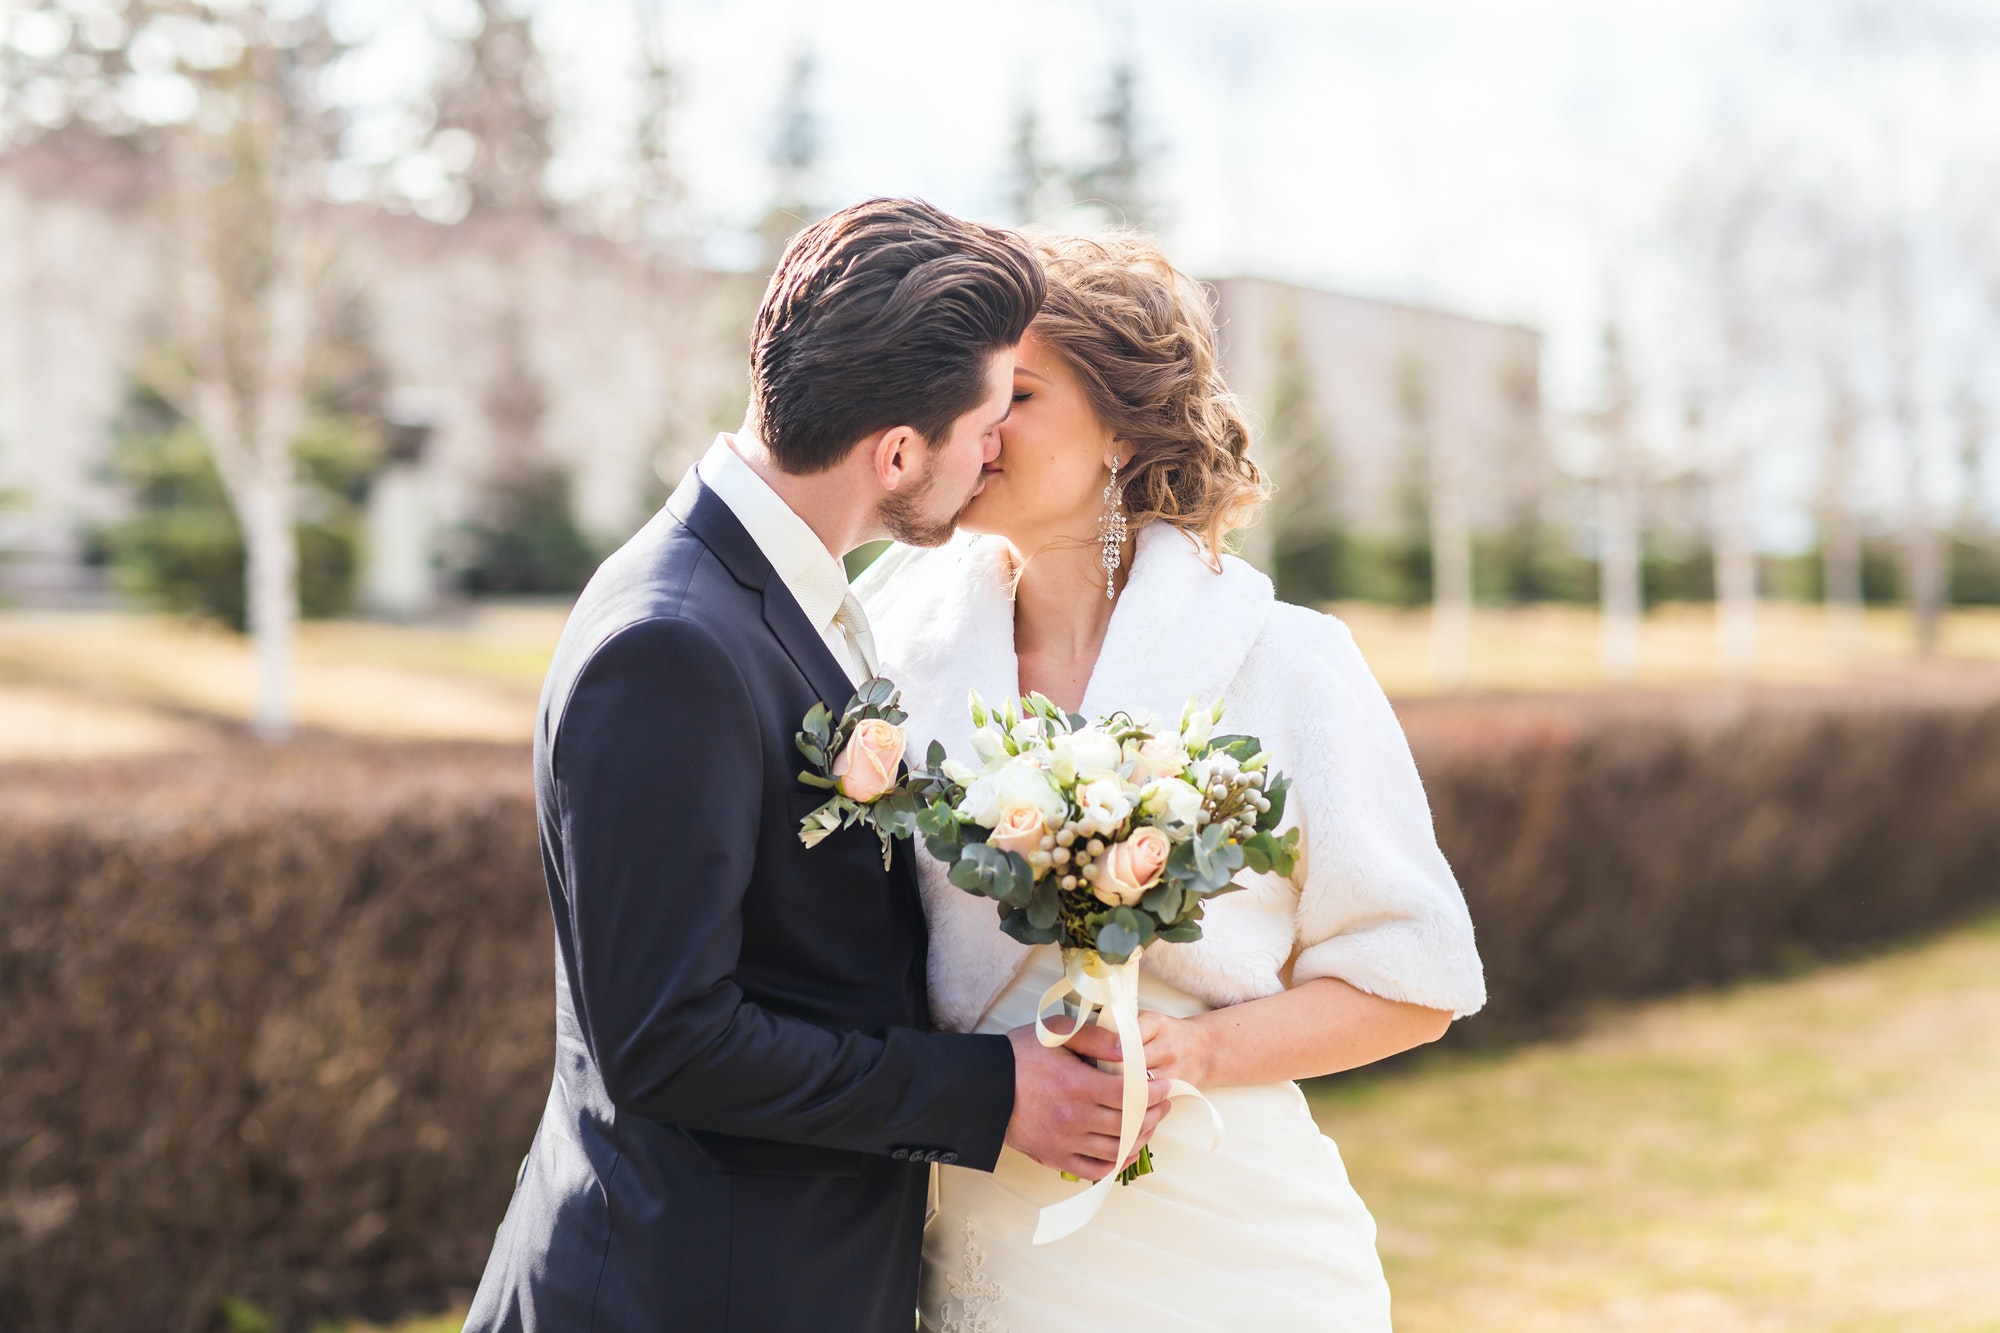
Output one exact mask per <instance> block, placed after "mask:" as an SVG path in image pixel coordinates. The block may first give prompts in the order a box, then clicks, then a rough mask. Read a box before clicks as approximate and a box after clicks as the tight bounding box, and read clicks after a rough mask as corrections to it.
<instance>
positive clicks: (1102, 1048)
mask: <svg viewBox="0 0 2000 1333" xmlns="http://www.w3.org/2000/svg"><path fill="white" fill-rule="evenodd" d="M1206 1036H1207V1030H1206V1029H1205V1028H1203V1027H1202V1026H1201V1025H1200V1024H1199V1023H1196V1022H1194V1021H1192V1020H1190V1019H1185V1018H1169V1017H1167V1015H1165V1014H1155V1013H1150V1012H1142V1013H1141V1014H1140V1015H1139V1038H1140V1040H1141V1041H1143V1042H1144V1043H1145V1044H1146V1073H1147V1074H1148V1075H1149V1076H1151V1077H1152V1078H1155V1079H1158V1080H1160V1081H1162V1082H1164V1081H1166V1080H1167V1079H1170V1078H1178V1079H1185V1080H1186V1081H1187V1082H1189V1083H1192V1084H1194V1085H1195V1086H1196V1087H1200V1086H1202V1083H1203V1081H1204V1080H1205V1079H1206V1077H1207V1072H1208V1051H1207V1046H1206ZM1070 1049H1071V1050H1073V1051H1075V1052H1077V1053H1078V1054H1079V1055H1085V1056H1088V1057H1090V1058H1091V1059H1093V1060H1116V1059H1118V1058H1119V1057H1118V1034H1117V1033H1115V1032H1113V1031H1112V1030H1111V1029H1110V1028H1107V1027H1087V1028H1085V1029H1084V1030H1083V1031H1082V1032H1080V1033H1078V1034H1077V1035H1076V1036H1074V1037H1072V1038H1070Z"/></svg>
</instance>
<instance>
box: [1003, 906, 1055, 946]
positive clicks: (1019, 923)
mask: <svg viewBox="0 0 2000 1333" xmlns="http://www.w3.org/2000/svg"><path fill="white" fill-rule="evenodd" d="M1000 929H1001V930H1003V931H1005V932H1006V933H1007V934H1008V935H1010V936H1012V937H1013V938H1015V939H1017V940H1019V941H1021V943H1023V944H1054V943H1055V942H1056V939H1057V937H1058V935H1059V934H1060V932H1059V931H1058V930H1057V929H1056V928H1055V927H1053V926H1036V925H1035V923H1034V922H1032V921H1030V920H1029V919H1028V914H1027V912H1026V911H1025V910H1023V909H1020V908H1016V909H1014V910H1013V911H1011V912H1010V911H1008V910H1007V909H1006V908H1004V907H1003V908H1001V909H1000Z"/></svg>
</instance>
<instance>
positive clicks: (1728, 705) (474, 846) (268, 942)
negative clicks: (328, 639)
mask: <svg viewBox="0 0 2000 1333" xmlns="http://www.w3.org/2000/svg"><path fill="white" fill-rule="evenodd" d="M1403 716H1404V720H1405V724H1406V726H1407V728H1408V730H1409V733H1410V736H1411V741H1412V745H1413V748H1414V749H1415V750H1416V753H1417V758H1418V764H1419V767H1420V769H1421V770H1422V771H1423V773H1424V777H1425V782H1426V786H1427V788H1428V790H1429V791H1430V794H1431V799H1432V803H1433V806H1434V809H1435V812H1436V816H1437V821H1438V829H1439V836H1440V839H1441V841H1442V843H1443V845H1444V848H1445V851H1446V854H1447V855H1448V856H1449V857H1450V859H1451V861H1452V864H1453V865H1454V866H1455V867H1456V868H1457V870H1458V872H1459V875H1460V878H1461V880H1462V882H1463V883H1464V885H1465V889H1466V893H1467V896H1468V899H1469V901H1470V902H1471V905H1472V911H1473V917H1474V920H1475V922H1476V924H1477V927H1478V930H1479V939H1480V948H1481V952H1482V954H1483V956H1484V957H1485V960H1486V964H1487V969H1488V979H1489V983H1490V986H1491V990H1492V1001H1491V1004H1490V1005H1489V1007H1488V1009H1487V1010H1486V1011H1485V1012H1484V1013H1482V1014H1481V1015H1479V1016H1478V1017H1476V1018H1474V1019H1471V1020H1469V1021H1468V1022H1466V1023H1464V1024H1461V1025H1460V1028H1459V1030H1458V1031H1457V1034H1456V1035H1455V1037H1454V1038H1453V1040H1456V1041H1460V1042H1475V1043H1476V1042H1482V1041H1484V1042H1492V1041H1497V1040H1503V1039H1515V1038H1519V1037H1521V1036H1524V1035H1532V1034H1535V1033H1539V1032H1545V1031H1549V1030H1552V1029H1556V1028H1560V1027H1563V1026H1566V1025H1568V1024H1570V1023H1572V1022H1574V1020H1575V1019H1576V1017H1577V1016H1578V1015H1580V1014H1584V1013H1587V1012H1588V1011H1589V1010H1590V1009H1591V1008H1592V1007H1594V1006H1596V1005H1599V1004H1602V1003H1605V1002H1611V1001H1619V1000H1626V999H1631V998H1635V997H1638V996H1643V995H1648V994H1654V993H1660V992H1666V991H1671V990H1676V989H1682V988H1686V987H1690V986H1700V985H1708V984H1714V983H1719V982H1724V981H1727V980H1729V979H1731V978H1735V977H1741V976H1745V975H1749V974H1757V973H1768V972H1771V971H1775V970H1782V969H1785V968H1788V967H1791V966H1794V965H1796V964H1797V963H1798V962H1799V960H1801V959H1804V958H1816V957H1822V956H1827V955H1835V954H1841V953H1845V952H1850V951H1853V950H1857V949H1861V948H1865V947H1870V946H1875V945H1879V944H1880V943H1883V942H1885V941H1890V940H1893V939H1896V938H1899V937H1903V936H1907V935H1910V934H1912V933H1914V932H1919V931H1922V930H1926V929H1930V928H1935V927H1937V926H1939V925H1942V924H1946V923H1949V922H1951V921H1954V920H1957V919H1960V918H1962V917H1965V916H1967V915H1968V914H1971V913H1973V912H1976V911H1979V910H1982V909H1984V908H1987V907H1990V906H1992V905H1994V904H2000V706H1995V705H1993V704H1990V703H1981V702H1977V701H1964V700H1957V701H1954V700H1951V699H1933V700H1929V701H1902V702H1898V701H1893V700H1886V699H1880V698H1869V697H1865V696H1853V695H1831V694H1829V695H1819V696H1798V695H1788V696H1773V697H1768V698H1757V697H1751V698H1747V699H1746V698H1726V697H1722V696H1716V697H1698V698H1688V697H1677V698H1660V699H1650V700H1648V699H1636V700H1635V699H1631V698H1622V699H1606V700H1601V701H1594V702H1593V701H1580V700H1574V699H1571V700H1544V701H1531V700H1530V701H1507V700H1497V701H1496V700H1486V701H1466V702H1444V703H1427V704H1421V705H1411V706H1406V707H1405V708H1404V709H1403ZM552 957H553V946H552V943H551V938H550V931H549V923H548V909H547V906H546V900H545V899H544V897H543V894H542V890H541V884H540V863H539V859H538V855H537V851H536V846H535V827H534V817H533V801H532V797H531V793H530V789H529V781H528V758H527V755H526V753H525V752H524V751H521V750H518V749H514V748H508V747H478V746H408V745H404V746H387V745H367V744H359V743H336V742H331V741H324V740H322V741H314V742H309V743H303V744H300V745H297V746H294V747H291V748H288V749H284V750H265V749H261V748H256V747H250V746H241V747H234V746H232V747H227V748H224V749H222V750H219V751H216V752H211V753H205V754H200V755H194V756H180V757H172V758H153V759H144V760H129V761H118V762H110V761H106V762H98V763H92V764H84V765H73V766H60V767H47V766H45V767H35V766H17V767H14V768H0V1328H5V1329H8V1330H19V1331H20V1333H56V1331H57V1330H60V1331H61V1333H98V1331H99V1330H103V1331H105V1333H110V1331H112V1330H118V1331H120V1333H123V1331H124V1330H132V1329H159V1330H166V1331H168V1333H174V1331H177V1330H202V1329H207V1328H212V1327H221V1326H224V1324H225V1322H226V1321H225V1318H224V1315H223V1313H222V1312H223V1310H224V1308H225V1305H226V1304H227V1305H229V1306H230V1307H232V1308H234V1309H237V1310H239V1311H240V1310H242V1309H244V1308H247V1307H255V1308H256V1309H258V1310H261V1311H264V1312H266V1313H268V1314H269V1315H270V1316H271V1317H272V1318H273V1319H274V1320H276V1321H277V1322H278V1323H280V1324H281V1325H283V1326H286V1327H292V1328H304V1327H307V1326H308V1324H309V1321H310V1320H312V1319H313V1318H316V1317H317V1316H319V1315H320V1314H323V1313H326V1312H342V1313H348V1312H359V1313H364V1314H373V1315H382V1314H386V1313H389V1312H393V1311H395V1310H399V1309H403V1310H409V1309H423V1308H437V1307H439V1306H441V1305H443V1304H445V1303H446V1302H448V1301H450V1300H451V1299H453V1298H454V1295H455V1294H456V1295H457V1296H458V1297H459V1298H462V1296H463V1293H464V1292H465V1291H466V1290H467V1289H469V1288H470V1287H471V1286H472V1285H473V1284H474V1283H475V1282H476V1281H477V1279H478V1275H479V1271H480V1268H481V1265H482V1263H483V1262H484V1259H485V1254H486V1248H487V1245H488V1244H489V1242H490V1240H491V1237H492V1234H493V1228H494V1227H495V1225H496V1224H497V1223H498V1221H499V1219H500V1215H501V1213H502V1212H503V1210H504V1209H505V1206H506V1200H507V1196H508V1193H509V1190H510V1188H511V1185H512V1179H513V1168H514V1166H515V1165H516V1163H518V1161H519V1159H520V1155H521V1153H522V1152H523V1151H525V1150H526V1147H527V1143H528V1140H529V1137H530V1135H531V1134H532V1131H533V1127H534V1124H535V1120H536V1118H537V1116H538V1115H539V1114H540V1110H541V1107H542V1104H543V1101H544V1099H545V1098H546V1095H547V1091H548V1082H549V1070H550V1064H551V1051H552V1045H553V1028H554V1024H553V1014H552V1003H551V991H550V969H551V960H552ZM243 1303H247V1306H246V1305H244V1304H243ZM238 1322H240V1315H239V1316H238Z"/></svg>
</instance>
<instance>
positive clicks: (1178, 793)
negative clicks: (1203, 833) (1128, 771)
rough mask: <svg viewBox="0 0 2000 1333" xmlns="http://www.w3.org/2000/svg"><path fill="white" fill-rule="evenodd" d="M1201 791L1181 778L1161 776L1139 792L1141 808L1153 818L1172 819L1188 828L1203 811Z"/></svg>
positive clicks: (1191, 826)
mask: <svg viewBox="0 0 2000 1333" xmlns="http://www.w3.org/2000/svg"><path fill="white" fill-rule="evenodd" d="M1201 800H1202V798H1201V793H1200V792H1199V791H1196V790H1195V789H1194V788H1193V787H1191V786H1189V785H1188V784H1187V783H1185V782H1183V781H1181V780H1180V779H1179V778H1161V779H1159V780H1158V781H1155V782H1149V783H1147V784H1146V788H1145V790H1144V791H1142V792H1140V793H1139V808H1140V809H1141V810H1143V811H1144V812H1145V813H1146V815H1147V817H1148V818H1151V819H1161V818H1165V819H1170V820H1172V821H1173V822H1174V823H1176V824H1182V825H1185V826H1187V827H1188V828H1193V827H1194V817H1195V816H1196V815H1198V814H1200V813H1201Z"/></svg>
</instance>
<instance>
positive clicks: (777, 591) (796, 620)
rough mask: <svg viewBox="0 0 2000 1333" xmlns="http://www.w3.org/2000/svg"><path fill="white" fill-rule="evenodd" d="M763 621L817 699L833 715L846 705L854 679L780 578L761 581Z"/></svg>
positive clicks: (851, 696)
mask: <svg viewBox="0 0 2000 1333" xmlns="http://www.w3.org/2000/svg"><path fill="white" fill-rule="evenodd" d="M764 623H765V624H766V625H769V626H770V627H771V633H773V634H775V635H776V636H777V638H778V642H779V643H780V644H782V645H783V646H784V649H785V653H786V654H787V655H788V656H789V657H790V658H791V659H792V664H793V665H794V666H796V667H798V669H799V672H800V674H801V675H803V676H804V677H805V678H806V683H807V684H809V685H811V686H812V687H813V692H814V693H815V694H817V695H818V696H819V698H820V701H821V702H822V703H824V704H825V705H826V706H827V707H828V708H829V709H831V710H832V711H833V712H834V713H835V714H836V715H837V714H839V712H840V711H841V710H842V709H844V708H846V707H847V701H848V700H849V699H851V698H853V697H854V682H853V681H851V680H849V679H848V678H847V672H846V671H845V670H843V669H842V668H841V665H840V663H838V662H836V661H835V660H834V658H833V650H832V649H830V648H828V647H827V646H826V640H825V639H822V638H821V637H820V636H819V631H818V630H816V629H814V628H813V627H812V622H810V621H808V620H807V619H806V613H805V612H804V611H801V610H800V609H799V603H798V599H797V598H795V597H793V596H792V590H791V589H790V588H787V587H786V586H785V581H784V580H783V579H777V578H774V579H771V580H769V581H768V582H766V583H765V584H764Z"/></svg>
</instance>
